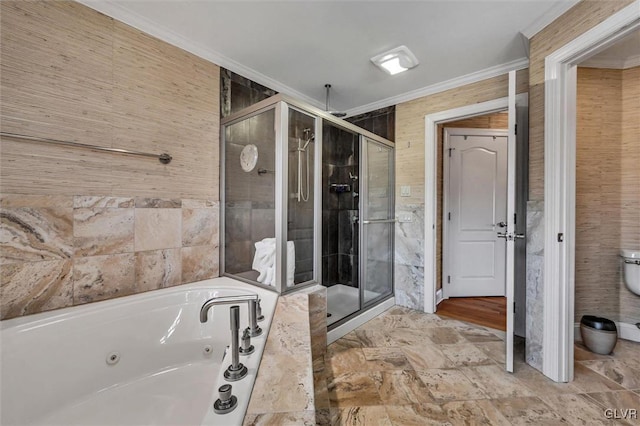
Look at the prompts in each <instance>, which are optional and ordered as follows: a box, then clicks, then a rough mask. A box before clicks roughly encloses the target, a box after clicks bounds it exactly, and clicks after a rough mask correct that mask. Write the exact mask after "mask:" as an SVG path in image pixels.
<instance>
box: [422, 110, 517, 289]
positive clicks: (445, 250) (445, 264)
mask: <svg viewBox="0 0 640 426" xmlns="http://www.w3.org/2000/svg"><path fill="white" fill-rule="evenodd" d="M483 115H485V114H483ZM460 135H468V136H501V137H508V136H509V134H508V129H475V128H457V127H454V128H449V127H445V128H444V135H443V137H442V147H443V152H444V151H446V150H447V149H448V148H449V136H460ZM442 162H443V164H442V298H443V299H448V298H449V295H448V294H447V291H446V287H445V285H444V282H445V281H444V280H445V276H446V275H451V273H450V267H449V239H448V238H449V221H448V220H447V213H448V212H449V161H445V158H444V157H443V158H442ZM505 203H506V198H505ZM505 220H506V212H505ZM425 223H426V222H425ZM505 231H506V230H505ZM505 274H506V269H505ZM504 296H506V293H505V294H504Z"/></svg>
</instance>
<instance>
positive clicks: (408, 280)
mask: <svg viewBox="0 0 640 426" xmlns="http://www.w3.org/2000/svg"><path fill="white" fill-rule="evenodd" d="M528 75H529V72H528V70H526V69H525V70H521V71H518V73H517V79H518V84H517V92H518V93H523V92H526V91H527V89H528V87H529V82H528ZM508 84H509V76H508V74H505V75H502V76H499V77H494V78H490V79H487V80H483V81H480V82H477V83H473V84H468V85H466V86H462V87H458V88H455V89H451V90H447V91H445V92H441V93H436V94H434V95H430V96H425V97H423V98H419V99H415V100H413V101H409V102H405V103H402V104H399V105H397V106H396V145H395V146H396V213H397V214H400V213H402V214H407V213H409V214H410V216H411V217H412V222H410V223H399V224H397V225H396V239H395V251H396V256H395V295H396V303H397V304H399V305H402V306H408V307H410V308H414V309H424V227H425V226H428V224H425V223H424V211H425V200H424V179H425V170H424V169H425V164H424V142H425V122H424V118H425V116H426V115H429V114H433V113H436V112H441V111H446V110H449V109H453V108H458V107H463V106H467V105H473V104H476V103H480V102H486V101H490V100H494V99H499V98H504V97H506V96H508ZM403 185H409V186H411V196H409V197H401V196H400V186H403ZM437 263H438V264H440V263H441V262H440V260H439V259H438V262H437Z"/></svg>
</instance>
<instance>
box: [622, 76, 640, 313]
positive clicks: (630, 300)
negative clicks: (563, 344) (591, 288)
mask: <svg viewBox="0 0 640 426" xmlns="http://www.w3.org/2000/svg"><path fill="white" fill-rule="evenodd" d="M621 151H622V155H621V158H620V161H621V165H620V166H621V172H620V175H621V179H622V182H623V186H622V189H621V192H620V202H621V205H622V212H621V218H620V220H621V223H622V225H623V227H622V233H621V236H620V237H621V238H620V247H623V248H630V249H636V250H640V166H639V165H640V67H634V68H630V69H626V70H624V71H622V150H621ZM620 320H621V321H624V322H627V323H632V324H633V323H637V322H640V296H638V295H635V294H633V293H631V292H630V291H629V290H628V289H627V288H626V286H625V285H624V284H623V283H621V290H620Z"/></svg>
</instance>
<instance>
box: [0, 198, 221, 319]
mask: <svg viewBox="0 0 640 426" xmlns="http://www.w3.org/2000/svg"><path fill="white" fill-rule="evenodd" d="M0 207H1V211H0V218H1V223H0V244H1V245H2V250H1V252H0V265H1V266H2V274H1V278H0V291H1V293H0V294H1V296H2V297H1V302H0V317H1V318H2V319H8V318H12V317H16V316H21V315H27V314H33V313H37V312H42V311H47V310H51V309H57V308H62V307H66V306H72V305H79V304H83V303H88V302H95V301H99V300H104V299H109V298H113V297H118V296H125V295H129V294H134V293H140V292H143V291H148V290H154V289H159V288H164V287H169V286H174V285H179V284H184V283H188V282H193V281H198V280H202V279H207V278H213V277H217V276H218V244H219V235H218V223H219V203H218V201H215V200H196V199H164V198H145V197H110V196H106V197H105V196H88V195H79V196H62V195H60V196H59V195H55V196H54V195H22V194H3V195H2V196H1V197H0Z"/></svg>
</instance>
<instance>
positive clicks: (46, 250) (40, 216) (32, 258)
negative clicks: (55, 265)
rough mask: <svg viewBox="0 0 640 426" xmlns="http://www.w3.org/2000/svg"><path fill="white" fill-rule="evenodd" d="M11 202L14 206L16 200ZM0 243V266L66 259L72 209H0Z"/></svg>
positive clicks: (70, 248) (70, 241)
mask: <svg viewBox="0 0 640 426" xmlns="http://www.w3.org/2000/svg"><path fill="white" fill-rule="evenodd" d="M12 201H14V202H13V205H18V200H12ZM6 204H10V202H7V203H6ZM0 244H1V246H2V250H1V252H0V264H8V263H19V262H38V261H44V260H61V259H68V258H70V257H71V256H72V254H73V210H72V209H71V208H70V207H56V206H50V207H16V208H2V209H0Z"/></svg>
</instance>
